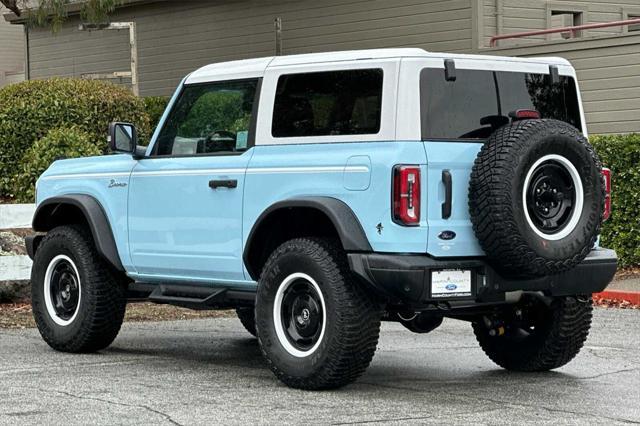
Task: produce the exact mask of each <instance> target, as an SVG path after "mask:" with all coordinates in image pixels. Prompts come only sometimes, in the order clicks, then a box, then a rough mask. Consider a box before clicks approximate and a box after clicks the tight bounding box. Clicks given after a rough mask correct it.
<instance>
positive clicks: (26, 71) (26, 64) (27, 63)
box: [22, 24, 31, 80]
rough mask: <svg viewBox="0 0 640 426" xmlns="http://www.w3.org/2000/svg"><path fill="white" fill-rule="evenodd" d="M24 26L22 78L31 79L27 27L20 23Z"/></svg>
mask: <svg viewBox="0 0 640 426" xmlns="http://www.w3.org/2000/svg"><path fill="white" fill-rule="evenodd" d="M22 27H23V28H24V79H25V80H31V60H30V55H29V27H28V26H27V25H24V24H23V25H22Z"/></svg>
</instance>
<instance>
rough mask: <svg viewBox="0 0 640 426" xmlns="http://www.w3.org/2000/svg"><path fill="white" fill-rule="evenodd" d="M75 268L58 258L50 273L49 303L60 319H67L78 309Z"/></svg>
mask: <svg viewBox="0 0 640 426" xmlns="http://www.w3.org/2000/svg"><path fill="white" fill-rule="evenodd" d="M79 281H80V280H79V279H78V276H77V274H76V271H75V269H74V268H73V266H72V265H71V263H69V262H68V261H66V260H60V261H58V263H57V264H56V265H55V267H54V269H53V272H52V273H51V281H50V283H49V291H50V295H51V303H52V305H53V309H54V310H55V313H56V315H57V316H58V317H59V318H61V319H62V320H65V321H67V320H69V319H71V318H72V317H73V315H74V314H75V312H76V310H77V309H78V302H79V301H80V285H79V284H78V283H79Z"/></svg>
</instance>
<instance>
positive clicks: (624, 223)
mask: <svg viewBox="0 0 640 426" xmlns="http://www.w3.org/2000/svg"><path fill="white" fill-rule="evenodd" d="M591 143H592V144H593V146H594V147H595V149H596V151H597V152H598V155H599V156H600V159H601V160H602V163H603V164H604V166H605V167H608V168H610V169H611V172H612V174H613V178H612V179H613V184H612V187H613V189H612V197H611V201H612V207H611V208H612V215H611V218H610V219H609V220H608V221H607V222H605V224H604V226H603V229H602V240H601V241H602V242H601V243H602V245H603V246H605V247H610V248H613V249H615V250H616V252H617V253H618V257H619V264H620V266H637V265H640V134H629V135H609V136H596V137H592V138H591Z"/></svg>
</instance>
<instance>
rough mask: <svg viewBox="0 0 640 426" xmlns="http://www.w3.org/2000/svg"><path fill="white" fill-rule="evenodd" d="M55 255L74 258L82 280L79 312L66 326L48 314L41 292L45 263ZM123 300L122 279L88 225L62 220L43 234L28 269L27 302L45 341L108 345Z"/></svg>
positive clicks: (90, 348)
mask: <svg viewBox="0 0 640 426" xmlns="http://www.w3.org/2000/svg"><path fill="white" fill-rule="evenodd" d="M59 255H65V256H68V257H69V258H70V259H72V260H73V262H74V263H75V266H76V267H77V270H78V273H79V278H80V281H81V286H80V292H81V298H80V302H79V306H78V308H77V315H76V317H75V319H73V321H72V322H71V323H70V324H68V325H66V326H61V325H59V324H56V323H55V322H54V321H53V320H52V318H51V314H50V313H49V312H48V310H47V307H46V302H45V296H44V291H45V289H44V280H45V273H46V270H47V267H48V265H49V263H50V262H51V261H52V260H53V259H54V258H55V257H56V256H59ZM126 303H127V284H126V280H125V279H124V278H123V277H122V276H120V275H119V274H118V273H117V272H116V271H114V270H113V269H112V268H111V266H110V265H108V264H107V262H106V261H105V260H104V259H103V258H102V257H101V256H100V255H99V254H98V252H97V250H96V248H95V245H94V243H93V240H92V238H91V234H90V233H89V232H88V230H87V229H85V228H83V227H81V226H75V225H72V226H60V227H57V228H54V229H52V230H51V231H49V233H48V234H47V235H46V236H45V237H44V238H43V240H42V242H41V243H40V245H39V247H38V250H37V252H36V254H35V259H34V262H33V269H32V272H31V304H32V308H33V316H34V319H35V321H36V324H37V326H38V330H39V331H40V334H41V335H42V337H43V339H44V340H45V342H47V344H49V346H51V347H52V348H53V349H55V350H58V351H62V352H74V353H86V352H95V351H98V350H101V349H104V348H106V347H107V346H109V345H110V344H111V343H112V342H113V340H114V339H115V338H116V336H117V335H118V332H119V331H120V327H121V325H122V321H123V319H124V314H125V309H126Z"/></svg>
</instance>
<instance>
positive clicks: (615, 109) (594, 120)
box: [491, 34, 640, 134]
mask: <svg viewBox="0 0 640 426" xmlns="http://www.w3.org/2000/svg"><path fill="white" fill-rule="evenodd" d="M491 52H492V53H495V54H501V55H509V56H550V55H553V56H561V57H564V58H566V59H568V60H570V61H571V63H572V64H573V66H574V67H575V68H576V71H577V73H578V80H579V83H580V90H581V92H582V100H583V104H584V108H585V112H586V119H587V126H588V129H589V132H590V133H592V134H605V133H628V132H640V34H637V35H633V34H629V35H626V36H621V37H608V38H597V39H591V40H583V41H573V42H570V43H551V44H547V45H544V46H531V47H520V48H512V49H508V48H505V49H495V50H492V51H491Z"/></svg>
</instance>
